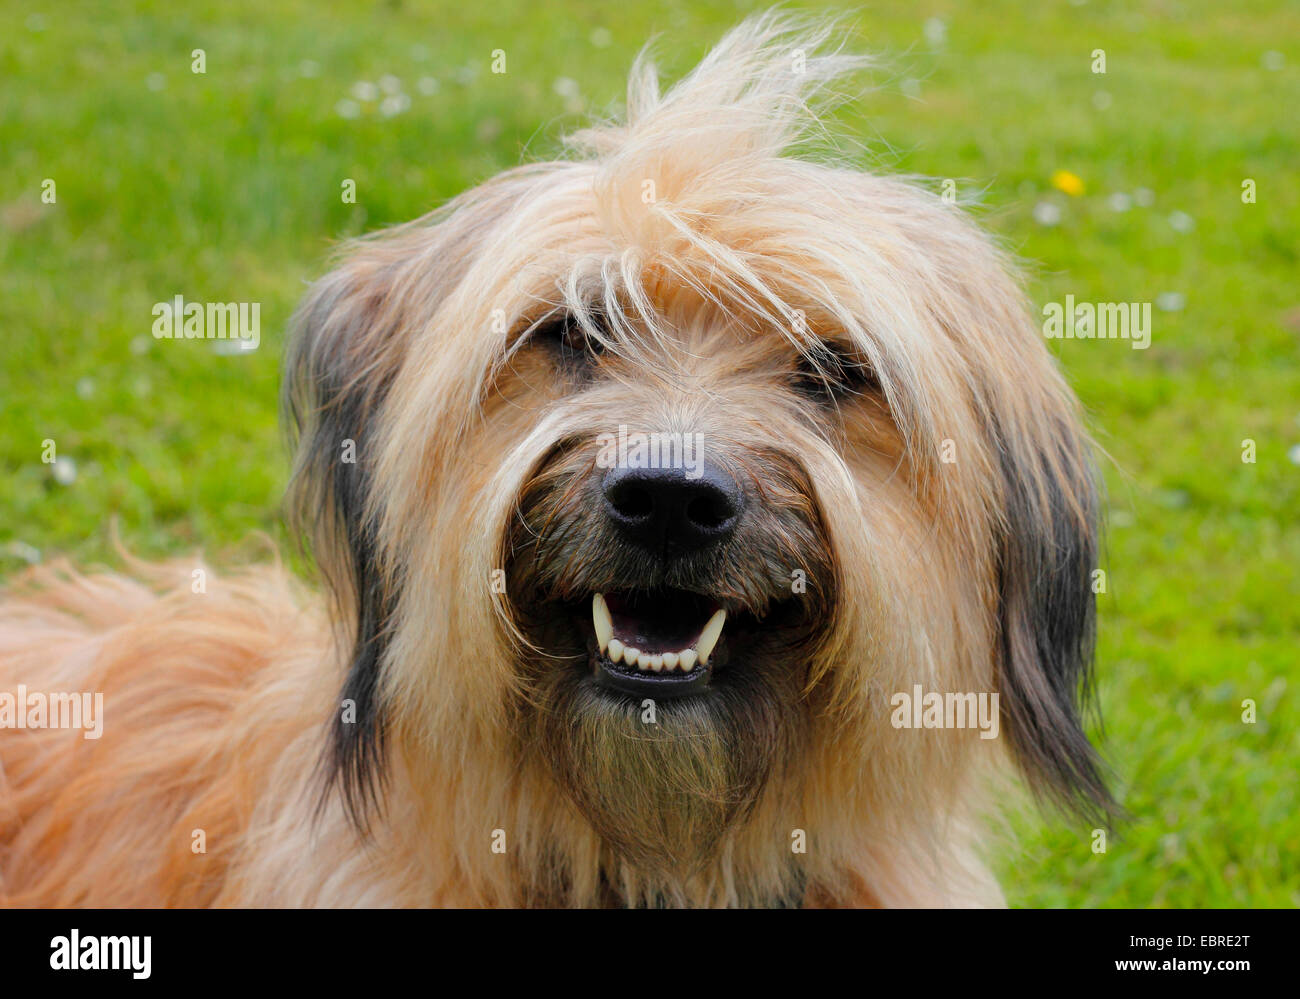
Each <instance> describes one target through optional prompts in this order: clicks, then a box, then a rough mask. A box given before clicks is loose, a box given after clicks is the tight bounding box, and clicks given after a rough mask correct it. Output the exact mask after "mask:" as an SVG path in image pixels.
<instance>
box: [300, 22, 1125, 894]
mask: <svg viewBox="0 0 1300 999" xmlns="http://www.w3.org/2000/svg"><path fill="white" fill-rule="evenodd" d="M779 40H780V39H779V36H778V35H776V34H774V33H773V31H772V26H771V25H770V24H766V25H765V24H764V23H760V24H759V25H758V26H757V27H756V28H751V29H749V30H748V32H747V31H746V29H742V30H741V31H740V32H739V33H737V34H736V35H733V36H731V38H730V39H729V40H728V42H727V43H724V46H723V47H722V48H721V49H720V50H718V52H715V55H714V57H713V61H712V63H711V64H710V63H706V64H705V65H703V66H702V67H701V68H700V69H699V70H697V72H696V73H695V74H693V75H692V77H690V78H688V80H687V81H685V82H684V83H683V84H682V85H680V86H679V87H678V88H676V89H675V90H674V91H672V92H671V93H670V94H669V95H668V96H667V97H666V98H663V99H660V98H658V96H657V90H656V89H655V88H654V85H653V82H652V80H650V79H649V78H648V77H647V76H646V75H645V73H644V72H643V71H642V72H639V73H638V74H637V75H636V76H635V77H634V87H633V97H632V100H631V102H630V104H631V108H632V112H631V117H632V120H631V122H630V124H629V125H628V126H626V127H624V128H619V129H612V128H611V129H605V130H600V131H597V132H595V133H592V134H590V135H587V136H586V137H585V138H584V140H583V141H584V142H585V144H586V147H587V148H589V149H590V150H593V151H594V153H595V154H596V155H594V157H593V158H591V159H588V160H584V161H579V162H566V163H555V164H545V165H539V166H534V167H527V168H521V169H519V170H515V171H510V172H508V173H506V174H503V175H502V176H501V177H498V178H496V179H495V180H493V181H490V182H489V183H487V184H485V185H484V186H483V187H481V188H479V189H477V190H475V191H473V192H470V193H469V194H467V195H464V196H462V197H461V198H459V199H457V200H456V201H455V202H453V203H452V204H451V205H450V206H448V208H447V209H445V210H443V211H441V212H439V213H435V215H434V216H431V217H430V218H429V219H426V220H422V221H421V222H418V223H413V224H412V225H410V226H407V227H403V228H401V229H398V230H395V231H393V232H391V233H388V234H384V235H382V236H381V237H379V238H378V239H372V240H370V241H367V242H364V243H362V244H361V245H360V246H359V247H358V248H357V249H356V251H355V252H354V254H353V255H352V256H351V257H350V259H349V260H348V261H347V262H346V263H345V264H344V265H343V266H342V267H341V268H340V269H339V270H337V271H336V272H334V273H333V274H332V275H330V276H329V277H327V278H326V279H324V280H323V281H322V282H321V283H320V284H319V285H318V286H317V287H316V289H315V290H314V292H313V294H312V295H311V296H310V297H309V300H308V302H307V303H306V305H305V306H304V308H303V310H302V312H301V314H300V320H299V332H298V336H297V339H296V341H295V347H294V351H293V353H292V355H291V357H290V371H291V375H292V377H291V380H290V387H291V393H292V394H291V401H292V402H293V404H294V406H295V415H296V417H297V420H298V423H299V426H300V428H301V432H302V435H303V439H302V444H301V448H300V452H299V462H298V469H297V476H296V480H295V482H296V491H297V505H298V508H299V510H300V511H304V510H305V511H307V512H308V514H309V516H310V520H309V521H308V523H309V525H310V526H311V528H312V531H313V533H314V535H315V540H316V548H317V552H318V557H319V558H320V561H321V563H322V566H323V567H324V568H325V570H326V572H327V574H329V576H330V577H331V579H332V581H333V582H334V584H335V588H336V592H337V594H338V595H339V597H340V600H341V602H342V606H343V609H344V610H345V611H346V614H345V620H347V621H350V622H351V626H352V634H351V636H350V638H351V641H352V643H353V651H352V654H351V660H350V661H351V665H350V670H349V675H348V679H347V683H346V685H345V689H344V693H343V696H344V697H345V698H347V699H350V700H352V701H355V702H356V705H357V708H358V721H357V724H355V725H352V726H350V727H349V726H347V725H342V724H341V725H340V726H339V730H338V733H337V740H336V756H335V760H334V764H335V767H336V773H337V774H338V775H339V776H340V777H341V778H342V782H343V788H344V790H345V791H346V792H348V793H349V795H350V797H351V801H352V803H353V805H354V808H355V809H356V810H357V811H362V810H364V806H365V805H366V803H367V802H366V796H367V795H368V794H371V793H375V788H376V785H375V784H374V783H371V779H372V778H373V777H374V776H375V775H376V774H378V773H382V771H383V769H384V766H385V763H386V761H387V760H388V758H389V755H390V754H392V753H394V752H397V753H400V754H401V756H402V759H403V761H404V765H405V767H406V768H407V770H408V772H411V773H413V774H416V775H420V774H429V775H431V776H429V778H428V779H429V782H430V785H431V786H432V785H434V784H437V783H438V778H436V777H434V776H432V775H433V773H434V771H436V770H441V771H443V773H444V775H443V777H442V784H441V785H439V786H445V785H446V782H447V780H448V778H447V777H446V775H445V771H446V769H447V768H449V767H450V768H459V771H460V772H463V773H464V774H465V775H466V776H465V777H464V781H463V786H460V787H459V790H458V791H447V792H446V795H447V797H446V798H445V800H443V801H441V802H440V806H445V807H448V808H455V807H460V806H458V805H457V804H456V802H457V799H456V794H457V793H462V792H463V793H465V794H471V795H473V794H477V795H478V796H479V797H480V798H483V799H485V800H490V801H492V802H493V803H494V805H493V807H495V808H496V809H497V811H498V812H499V813H501V814H500V817H499V818H497V819H492V820H489V821H493V822H499V823H503V824H510V823H513V824H514V826H513V827H514V828H515V829H516V831H517V833H518V837H519V840H521V841H522V843H521V849H522V850H525V851H531V855H532V856H533V858H534V860H536V861H537V862H538V863H539V864H542V865H543V866H545V865H546V864H549V865H550V866H551V867H553V868H556V869H557V870H559V871H560V873H559V874H557V875H556V877H557V878H558V879H560V880H563V881H564V882H565V883H566V884H571V883H572V882H573V881H574V880H577V879H580V878H581V877H582V876H584V875H582V874H581V873H580V872H579V871H577V870H576V867H577V865H578V864H579V862H580V861H579V859H578V858H579V855H580V854H584V851H585V853H587V854H591V855H593V856H597V857H598V858H599V863H600V864H601V865H603V868H604V869H603V870H602V876H603V877H606V878H612V877H615V876H616V871H622V874H620V875H617V876H620V877H624V878H626V877H628V876H632V875H628V871H633V872H634V876H635V877H636V878H640V879H641V881H642V882H644V883H648V884H655V885H658V886H659V890H674V891H684V890H685V889H683V888H682V885H683V884H684V882H685V880H689V878H690V877H694V876H697V875H698V876H700V877H705V876H707V875H706V874H703V873H701V872H707V871H708V869H709V867H710V864H711V863H712V862H713V861H716V860H717V859H718V858H719V857H721V856H726V857H727V858H729V859H728V863H729V864H730V865H731V866H732V868H735V869H743V870H747V871H749V872H750V876H752V877H753V878H754V879H755V880H763V881H764V884H766V885H767V886H768V890H769V891H770V890H771V886H772V885H778V886H780V885H785V886H790V885H797V883H798V882H799V879H800V875H799V874H798V873H797V872H795V873H792V872H791V870H790V864H789V863H787V862H786V861H783V860H780V859H779V858H780V857H781V856H786V857H788V856H789V836H790V833H791V830H793V829H812V830H814V834H816V833H817V832H822V833H827V834H828V835H829V834H830V831H831V830H837V832H836V834H835V835H836V836H839V837H840V838H846V839H852V838H853V835H855V834H850V833H845V832H843V830H845V829H848V828H850V827H852V826H854V824H857V823H865V824H869V822H868V817H869V818H870V820H871V821H876V820H879V821H880V822H886V820H887V823H892V824H893V827H894V828H897V829H904V828H907V827H908V826H909V824H912V825H915V824H924V822H925V819H923V818H921V817H922V816H933V815H936V814H939V813H940V812H942V811H943V809H944V808H945V807H946V805H945V803H951V802H952V801H954V800H955V799H956V798H959V797H961V793H960V790H959V789H960V787H961V786H962V782H963V780H965V779H967V778H969V777H970V776H971V774H972V773H974V772H976V771H977V770H978V769H979V763H980V761H981V760H982V759H984V757H986V756H987V755H988V754H989V752H990V751H996V747H989V746H987V745H985V744H984V743H982V742H981V741H980V740H978V738H977V737H976V734H975V733H971V732H912V731H907V732H902V731H899V730H898V729H895V728H893V727H891V725H890V723H889V705H890V697H891V695H892V694H893V693H894V692H896V691H902V690H911V689H912V686H913V685H914V684H918V683H919V684H922V685H923V686H924V688H925V689H926V690H937V691H941V692H943V691H953V692H960V691H971V692H975V691H994V690H996V691H998V692H999V693H1000V695H1001V699H1002V715H1003V718H1004V731H1005V732H1006V735H1007V738H1008V741H1009V742H1010V744H1011V747H1012V748H1013V750H1014V752H1015V755H1016V756H1017V757H1018V759H1019V760H1020V761H1021V763H1022V764H1023V765H1024V769H1025V771H1026V772H1027V773H1028V775H1029V776H1030V778H1031V779H1032V780H1034V781H1035V782H1037V783H1042V784H1043V785H1045V786H1049V787H1053V788H1055V789H1057V790H1059V791H1061V792H1062V793H1064V794H1066V795H1071V794H1076V793H1078V794H1082V795H1085V796H1092V797H1098V798H1102V797H1104V791H1103V790H1102V787H1101V784H1100V782H1099V781H1098V779H1097V775H1096V771H1095V769H1094V766H1093V760H1092V756H1091V751H1090V748H1089V746H1088V744H1087V741H1086V739H1085V738H1084V737H1083V735H1082V732H1081V731H1080V728H1079V724H1078V718H1077V714H1076V701H1075V698H1076V696H1077V693H1078V686H1079V682H1080V679H1081V676H1082V673H1083V671H1084V670H1085V669H1086V665H1087V661H1088V657H1089V638H1090V629H1091V621H1092V596H1091V591H1090V589H1089V573H1090V571H1091V569H1092V568H1093V563H1094V559H1095V542H1094V536H1093V531H1094V525H1093V520H1094V514H1095V500H1094V496H1093V491H1092V484H1091V475H1090V463H1089V458H1088V450H1087V444H1086V442H1085V440H1084V438H1083V437H1082V435H1081V433H1080V431H1079V429H1078V425H1077V418H1076V415H1075V410H1074V403H1073V400H1072V397H1071V396H1070V394H1069V392H1068V391H1067V390H1066V389H1065V388H1064V386H1063V384H1062V383H1061V381H1060V379H1059V377H1058V376H1057V374H1056V373H1055V371H1054V369H1053V367H1052V365H1051V363H1050V359H1049V357H1048V355H1047V352H1046V350H1045V349H1044V347H1043V344H1042V342H1041V339H1040V338H1039V337H1038V336H1037V333H1036V330H1035V329H1034V327H1033V326H1032V324H1030V323H1029V321H1028V320H1027V318H1026V314H1025V310H1024V308H1023V305H1022V303H1021V300H1020V297H1019V294H1018V292H1017V290H1016V287H1015V284H1014V282H1013V280H1012V279H1011V278H1010V277H1009V276H1008V274H1007V267H1006V264H1005V262H1004V260H1003V259H1002V258H1001V256H1000V255H999V254H998V253H997V251H996V250H995V249H994V248H993V247H992V246H991V245H990V244H989V243H988V242H987V241H986V240H985V239H984V238H983V237H982V236H980V235H979V234H978V232H977V231H975V230H974V229H973V228H972V227H971V226H970V225H969V223H967V222H966V221H965V220H964V219H963V218H962V217H961V215H960V214H959V213H957V212H956V211H955V210H952V209H950V208H948V207H947V206H944V205H942V204H940V203H939V201H938V199H937V198H934V197H933V196H930V195H928V194H926V193H924V192H922V191H921V190H919V189H917V188H914V187H911V186H909V185H907V184H904V183H901V182H899V181H895V180H891V179H885V178H880V177H875V176H871V175H867V174H862V173H858V172H855V171H852V170H848V169H843V168H834V167H829V166H823V165H819V164H815V163H809V162H803V161H799V160H795V159H789V158H785V157H783V156H781V155H779V153H780V151H781V149H782V148H783V147H784V146H785V145H787V144H788V143H789V141H790V139H791V134H790V129H791V127H792V125H791V123H792V120H793V119H792V112H791V110H790V107H791V103H790V100H789V98H791V96H792V95H798V94H800V93H803V92H804V91H805V90H806V89H807V87H808V85H809V84H810V83H815V82H816V80H817V79H818V78H820V77H827V76H831V75H834V73H836V72H838V71H839V70H840V69H842V68H843V67H841V66H839V65H838V64H837V63H836V60H834V59H828V60H824V61H818V60H814V61H813V62H812V63H810V64H809V67H808V68H807V69H806V70H805V73H804V74H801V75H791V74H789V73H788V72H786V71H785V69H784V66H785V61H784V60H785V52H784V50H783V49H781V48H780V46H779V45H778V44H777V43H778V42H779ZM719 53H721V54H719ZM760 70H761V72H760ZM783 73H784V75H782V74H783ZM818 74H820V77H819V75H818ZM759 80H761V86H760V85H759V83H757V82H755V81H759ZM349 441H351V442H353V444H354V451H353V453H354V454H355V462H350V461H347V460H346V459H345V458H344V457H343V456H344V455H346V454H348V449H347V442H349ZM300 515H301V514H300ZM471 774H472V775H471ZM906 817H910V823H909V821H908V820H907V818H906ZM547 830H549V831H547ZM548 836H549V839H548ZM837 862H838V861H837V860H836V858H834V857H822V858H819V860H818V861H817V863H822V864H832V865H833V864H834V863H837ZM759 871H762V872H764V873H762V874H761V875H760V874H758V873H755V872H759ZM805 873H806V872H805ZM664 886H668V888H665V887H664ZM539 890H540V889H539ZM735 891H740V889H735ZM735 891H733V895H734V894H735ZM756 891H757V889H756ZM742 894H743V892H742ZM754 897H758V896H757V895H755V896H754ZM768 898H769V900H770V895H769V896H768Z"/></svg>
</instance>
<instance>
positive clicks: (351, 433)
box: [283, 246, 401, 825]
mask: <svg viewBox="0 0 1300 999" xmlns="http://www.w3.org/2000/svg"><path fill="white" fill-rule="evenodd" d="M372 249H373V246H363V247H361V248H360V249H359V250H358V251H357V252H356V253H355V254H354V255H353V256H352V257H351V258H350V259H349V260H347V262H346V263H344V264H343V265H342V266H340V267H339V268H338V269H337V270H335V271H334V272H332V273H331V274H329V275H327V276H326V277H324V278H322V279H321V280H320V281H318V282H317V283H316V284H315V285H314V286H313V287H312V289H311V291H310V292H309V293H308V295H307V297H306V299H305V300H304V302H303V303H302V305H301V306H300V307H299V309H298V312H297V313H296V315H295V317H294V322H293V329H292V333H291V339H290V344H289V349H288V353H287V355H286V358H285V374H284V388H283V407H284V411H285V422H286V425H287V427H288V428H289V432H290V435H291V444H293V445H296V454H295V461H294V470H293V477H292V479H291V481H290V485H289V491H288V496H287V514H288V519H289V522H290V525H291V527H292V528H293V529H294V531H295V533H296V534H297V535H298V537H299V538H300V539H301V540H302V541H304V542H305V543H306V545H307V547H308V548H309V549H310V551H311V553H312V554H313V555H314V556H315V559H316V562H317V564H318V565H319V567H320V570H321V574H322V576H323V579H324V582H325V584H326V587H327V589H328V591H329V594H330V598H331V618H332V620H333V621H334V622H335V624H336V626H337V627H338V628H339V634H338V635H337V638H338V640H339V641H340V643H341V644H342V645H343V646H344V647H345V648H350V650H351V651H350V654H349V659H348V667H347V674H346V679H345V680H344V684H343V690H342V693H341V694H340V695H339V696H340V703H339V705H338V710H337V711H336V712H335V715H334V722H333V729H332V733H331V740H330V754H329V756H328V758H327V759H325V760H324V761H323V762H324V765H325V767H326V771H325V775H324V776H325V777H326V778H327V787H329V786H334V785H337V787H338V788H339V790H340V791H341V792H342V794H343V797H344V801H345V803H346V806H347V808H348V811H349V813H350V814H351V816H352V817H353V819H354V820H355V821H357V822H358V824H359V825H364V824H365V816H366V814H367V813H368V811H369V808H370V806H372V805H374V804H376V803H377V800H378V785H379V784H380V783H382V778H383V752H382V747H383V736H384V719H383V712H382V711H381V708H380V704H379V671H380V663H381V660H382V656H383V651H384V638H383V636H384V624H385V622H386V620H387V618H388V616H389V614H390V612H391V609H392V594H391V593H390V592H389V587H388V586H386V584H385V581H384V579H383V574H382V572H381V571H380V567H379V564H378V560H377V554H376V539H375V534H374V523H373V519H372V517H373V511H372V509H371V500H372V496H371V462H370V460H369V455H370V446H371V445H372V444H373V441H372V440H371V438H370V433H371V429H372V427H373V426H374V422H375V418H376V414H377V412H378V411H379V410H380V408H381V407H382V405H383V401H384V397H385V395H386V393H387V391H388V387H389V385H390V383H391V381H392V378H393V376H394V373H395V372H396V369H397V365H398V363H399V361H400V353H401V351H400V343H399V340H398V333H399V325H398V324H399V317H398V315H397V314H396V310H394V309H393V307H392V305H393V303H392V295H393V292H394V284H395V282H396V280H397V278H398V274H397V273H396V271H397V264H396V263H395V262H393V261H392V260H389V259H382V258H379V257H377V256H376V254H375V253H373V252H372Z"/></svg>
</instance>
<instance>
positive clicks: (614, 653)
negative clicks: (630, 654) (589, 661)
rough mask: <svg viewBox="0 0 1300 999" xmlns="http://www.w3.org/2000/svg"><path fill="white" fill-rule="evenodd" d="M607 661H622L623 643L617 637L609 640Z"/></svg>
mask: <svg viewBox="0 0 1300 999" xmlns="http://www.w3.org/2000/svg"><path fill="white" fill-rule="evenodd" d="M609 661H610V662H612V663H621V662H622V661H623V643H622V642H620V641H619V640H618V639H617V638H611V639H610V640H609Z"/></svg>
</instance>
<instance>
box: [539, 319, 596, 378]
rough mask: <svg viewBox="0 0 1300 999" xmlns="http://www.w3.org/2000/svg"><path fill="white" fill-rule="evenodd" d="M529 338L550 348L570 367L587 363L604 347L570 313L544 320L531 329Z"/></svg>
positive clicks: (583, 365) (582, 365)
mask: <svg viewBox="0 0 1300 999" xmlns="http://www.w3.org/2000/svg"><path fill="white" fill-rule="evenodd" d="M530 339H531V340H532V342H533V343H536V344H539V345H541V346H544V347H545V348H546V349H548V350H550V351H551V352H552V353H554V355H555V356H556V358H557V359H558V360H559V361H560V362H561V363H562V364H564V365H566V366H570V367H575V366H578V367H585V366H586V365H589V364H590V363H591V362H592V361H593V360H594V359H595V357H596V355H597V354H599V353H601V351H602V350H603V349H604V348H603V346H602V345H601V344H600V343H599V342H598V341H596V340H594V339H593V338H591V337H590V336H588V335H587V331H586V330H584V329H583V328H582V324H581V323H579V322H578V320H577V319H575V318H574V317H573V316H571V315H563V316H555V317H553V318H551V319H547V320H545V321H544V322H542V323H541V324H540V325H538V326H537V328H536V329H534V330H533V332H532V334H531V336H530Z"/></svg>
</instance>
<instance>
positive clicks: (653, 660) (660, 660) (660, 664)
mask: <svg viewBox="0 0 1300 999" xmlns="http://www.w3.org/2000/svg"><path fill="white" fill-rule="evenodd" d="M650 668H651V669H652V670H654V671H655V672H656V673H662V672H663V671H664V657H663V656H651V657H650Z"/></svg>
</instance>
